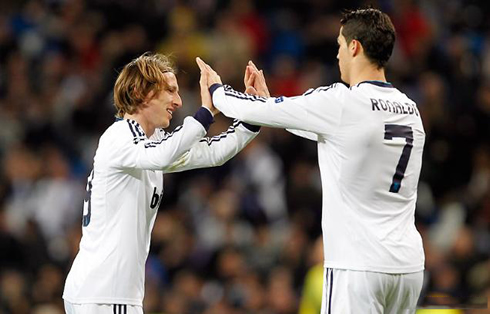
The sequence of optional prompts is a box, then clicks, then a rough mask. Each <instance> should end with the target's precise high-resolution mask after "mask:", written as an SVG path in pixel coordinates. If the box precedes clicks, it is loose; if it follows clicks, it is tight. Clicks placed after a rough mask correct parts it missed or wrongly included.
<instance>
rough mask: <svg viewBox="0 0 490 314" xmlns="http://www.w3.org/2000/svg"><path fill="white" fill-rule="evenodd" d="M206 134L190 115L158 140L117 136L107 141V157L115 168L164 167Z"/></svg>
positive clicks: (204, 128) (203, 127)
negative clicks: (108, 155)
mask: <svg viewBox="0 0 490 314" xmlns="http://www.w3.org/2000/svg"><path fill="white" fill-rule="evenodd" d="M205 134H206V127H205V126H204V125H203V124H202V123H201V122H200V121H198V120H196V119H195V118H193V117H186V118H185V119H184V123H183V124H182V125H181V126H178V127H177V128H175V130H174V131H173V132H171V133H166V134H165V135H164V136H162V137H161V138H160V139H159V140H151V139H146V138H145V139H143V138H141V137H135V138H133V139H131V138H127V137H123V136H121V137H120V138H119V139H117V140H114V143H111V144H110V145H111V160H110V163H111V164H112V166H113V167H115V168H118V169H127V168H135V169H146V170H165V169H167V168H169V166H170V165H171V164H172V163H173V162H175V160H177V159H178V158H179V157H180V156H181V155H182V154H183V153H184V152H186V151H188V150H189V149H190V148H191V147H192V146H193V145H194V144H196V143H198V142H199V140H200V139H202V138H203V136H204V135H205Z"/></svg>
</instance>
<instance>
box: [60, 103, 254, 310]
mask: <svg viewBox="0 0 490 314" xmlns="http://www.w3.org/2000/svg"><path fill="white" fill-rule="evenodd" d="M200 110H201V111H202V110H206V109H200ZM206 114H207V115H209V120H210V121H211V120H212V118H211V114H210V113H209V112H207V113H206ZM205 124H206V123H203V122H202V121H200V120H199V121H198V120H196V119H195V118H192V117H187V118H185V119H184V123H183V125H182V126H180V127H177V128H176V129H175V130H174V132H172V133H165V131H163V129H157V130H155V133H154V134H153V135H152V136H151V138H149V139H148V138H147V137H146V135H145V133H144V131H143V129H142V128H141V127H140V125H139V124H138V123H137V122H136V121H133V120H120V121H117V122H115V123H114V124H112V125H111V126H110V127H109V128H108V129H107V130H106V131H105V133H104V134H103V135H102V137H101V138H100V141H99V146H98V148H97V151H96V154H95V157H94V165H93V170H92V172H91V173H90V176H89V178H88V183H87V194H86V198H85V203H84V212H83V222H82V225H83V227H82V239H81V242H80V250H79V252H78V254H77V256H76V258H75V261H74V262H73V266H72V268H71V270H70V273H69V274H68V277H67V279H66V284H65V290H64V293H63V298H64V299H65V300H67V301H69V302H71V303H74V304H85V303H104V304H128V305H139V306H141V305H142V301H143V296H144V281H145V263H146V259H147V256H148V252H149V249H150V234H151V230H152V228H153V225H154V222H155V217H156V214H157V210H158V207H159V204H160V202H161V201H162V197H163V174H164V173H169V172H178V171H183V170H188V169H195V168H202V167H210V166H217V165H221V164H223V163H224V162H226V161H227V160H229V159H230V158H231V157H233V156H234V155H236V154H237V153H238V152H239V151H240V150H241V149H242V148H243V147H244V146H245V145H246V144H247V143H248V142H249V141H251V140H252V139H253V138H254V137H255V136H256V135H257V134H258V133H257V132H253V131H250V130H249V129H248V128H250V129H253V128H252V127H250V126H244V125H243V123H241V122H239V121H235V122H234V124H233V125H232V126H231V127H230V128H229V129H228V130H227V131H226V132H224V133H222V134H221V135H219V136H216V137H212V138H203V136H204V135H205V134H206V129H205V127H204V125H205ZM207 126H209V124H208V125H207ZM254 131H255V130H254Z"/></svg>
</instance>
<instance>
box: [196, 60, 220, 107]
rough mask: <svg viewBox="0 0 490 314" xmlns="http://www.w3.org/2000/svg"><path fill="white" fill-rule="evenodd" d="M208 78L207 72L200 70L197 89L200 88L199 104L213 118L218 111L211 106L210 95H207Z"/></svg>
mask: <svg viewBox="0 0 490 314" xmlns="http://www.w3.org/2000/svg"><path fill="white" fill-rule="evenodd" d="M196 61H197V59H196ZM198 65H199V63H198ZM199 68H200V67H199ZM208 78H209V71H207V70H206V71H203V70H201V78H200V79H199V87H200V88H201V102H202V105H203V107H206V108H208V109H209V110H210V111H211V112H212V114H213V116H215V115H217V114H219V110H218V109H216V107H215V106H213V100H212V99H211V94H210V93H209V88H208Z"/></svg>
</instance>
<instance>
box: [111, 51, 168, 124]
mask: <svg viewBox="0 0 490 314" xmlns="http://www.w3.org/2000/svg"><path fill="white" fill-rule="evenodd" d="M168 72H171V73H174V74H175V72H176V70H175V68H174V67H173V64H172V62H171V61H170V60H169V58H168V57H167V56H165V55H162V54H158V53H156V54H153V53H149V52H146V53H144V54H142V55H141V56H139V57H138V58H136V59H134V60H133V61H131V62H130V63H128V64H126V65H125V66H124V68H123V69H122V71H121V73H119V76H118V77H117V80H116V84H114V106H115V107H116V109H117V113H116V117H118V118H123V117H124V114H126V113H128V114H133V113H136V112H137V111H138V109H139V108H140V107H141V104H142V103H143V102H144V101H145V98H146V97H147V96H148V94H149V93H150V92H155V93H157V92H159V91H161V90H163V89H165V88H168V85H167V82H166V81H165V76H164V73H168Z"/></svg>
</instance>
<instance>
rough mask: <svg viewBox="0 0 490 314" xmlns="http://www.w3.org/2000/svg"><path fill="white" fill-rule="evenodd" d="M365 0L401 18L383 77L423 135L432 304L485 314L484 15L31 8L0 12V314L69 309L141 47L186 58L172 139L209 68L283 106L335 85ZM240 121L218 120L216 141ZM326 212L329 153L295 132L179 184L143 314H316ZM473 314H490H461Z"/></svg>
mask: <svg viewBox="0 0 490 314" xmlns="http://www.w3.org/2000/svg"><path fill="white" fill-rule="evenodd" d="M366 3H372V4H373V5H374V6H375V7H379V8H381V9H382V10H384V11H386V12H387V13H389V15H390V16H391V17H392V19H393V21H394V24H395V26H396V28H397V32H398V37H397V44H396V48H395V52H394V55H393V57H392V60H391V61H390V63H389V65H388V69H387V73H388V75H387V77H388V80H389V81H390V82H392V83H393V84H394V85H395V86H396V87H398V88H399V89H401V90H402V91H405V92H406V93H407V94H408V95H409V96H410V97H411V98H412V99H414V100H415V101H416V102H417V103H418V106H419V109H420V111H421V114H422V115H423V121H424V125H425V129H426V132H427V141H426V146H425V154H424V163H423V169H422V175H421V181H420V187H419V188H420V190H419V201H418V204H417V212H416V222H417V227H418V229H419V230H420V232H421V233H422V235H423V239H424V244H425V250H426V260H427V262H426V268H427V269H426V285H425V287H424V290H423V293H422V298H421V304H422V305H424V306H429V305H433V306H436V307H439V308H441V307H443V305H448V306H452V307H461V305H466V307H476V306H475V305H482V304H485V305H486V303H487V297H488V294H489V292H490V289H489V284H490V262H489V252H490V233H489V223H490V150H489V149H490V148H489V140H488V138H489V136H490V130H489V128H490V18H489V17H490V14H489V13H490V12H489V10H490V4H489V3H488V2H486V1H462V0H430V1H409V0H406V1H369V2H365V1H351V0H345V1H325V0H303V1H299V0H296V1H295V0H283V1H280V0H275V1H258V0H257V1H250V0H229V1H219V0H193V1H190V0H189V1H177V0H151V1H150V0H148V1H138V0H44V1H40V0H38V1H33V0H31V1H2V2H1V3H0V125H1V126H2V127H1V131H0V160H1V164H0V313H37V314H45V313H61V309H62V300H61V293H62V289H63V283H64V279H65V276H66V274H67V272H68V270H69V267H70V265H71V261H72V259H73V258H74V255H75V254H76V251H77V249H78V243H79V239H80V234H81V215H82V202H83V197H84V191H85V182H86V176H87V175H88V173H89V172H90V170H91V165H92V157H93V154H94V151H95V148H96V145H97V140H98V138H99V136H100V135H101V134H102V132H103V131H104V130H105V128H106V127H107V126H108V125H110V124H111V123H112V121H113V118H114V109H113V107H112V86H113V83H114V81H115V78H116V75H117V71H118V70H120V69H121V66H123V65H124V64H125V63H127V62H128V61H130V60H131V59H132V58H134V57H136V56H137V55H139V54H141V53H142V52H145V51H160V52H163V53H165V54H169V53H170V54H172V56H173V59H174V61H175V63H176V65H177V67H178V68H179V74H178V81H179V84H180V90H181V95H182V98H183V102H184V107H183V108H182V109H181V110H180V112H179V113H178V114H177V115H175V116H174V119H173V127H174V126H175V125H176V124H180V123H181V121H182V119H183V117H184V116H186V115H188V114H192V113H193V112H194V111H195V110H196V109H197V108H198V106H199V90H198V78H199V71H198V68H197V66H196V64H195V63H194V58H195V57H196V56H201V57H202V58H203V59H204V60H206V61H208V62H209V63H210V64H211V65H213V66H214V67H215V69H216V70H217V72H218V73H220V75H221V77H222V79H223V81H224V82H226V83H229V84H230V85H232V86H234V87H235V88H237V89H243V82H242V77H243V70H244V67H245V65H246V62H247V61H248V60H249V59H252V60H254V61H255V62H256V63H257V64H258V65H259V67H262V68H263V69H264V71H265V74H266V78H267V80H268V84H269V88H270V90H271V94H272V95H297V94H300V93H302V92H304V91H305V90H306V89H307V88H310V87H316V86H320V85H329V84H330V83H332V82H334V81H337V80H338V79H339V74H338V67H337V60H336V53H337V47H336V36H337V34H338V28H339V12H340V10H341V9H342V8H355V7H357V6H359V5H364V4H366ZM305 123H308V122H307V121H305ZM228 124H229V120H227V119H226V118H224V117H219V118H218V119H217V122H216V123H215V124H214V125H213V126H212V129H211V134H217V133H219V132H221V131H224V130H225V129H226V128H227V126H228ZM173 127H171V129H172V128H173ZM320 216H321V189H320V182H319V173H318V167H317V161H316V146H315V143H313V142H309V141H307V140H304V139H299V138H296V137H294V136H292V135H290V134H288V133H287V132H286V131H284V130H273V129H266V128H263V129H262V131H261V135H260V136H259V137H258V138H257V139H256V140H255V141H253V142H252V143H251V144H250V145H249V146H248V147H247V148H246V149H245V150H244V151H243V152H242V153H240V154H239V155H238V156H237V157H236V158H234V159H233V160H231V161H230V162H228V163H227V164H226V165H224V166H222V167H220V168H215V169H206V170H199V171H189V172H186V173H182V174H171V175H167V176H165V196H164V200H163V202H162V204H161V207H160V210H159V214H158V218H157V222H156V225H155V228H154V231H153V239H152V245H151V253H150V256H149V259H148V263H147V267H146V268H147V269H146V271H147V282H146V298H145V303H144V307H145V313H166V314H174V313H175V314H180V313H206V314H209V313H213V314H220V313H231V314H235V313H236V314H241V313H259V314H261V313H262V314H268V313H278V314H288V313H297V312H298V311H299V308H300V307H302V310H300V313H303V314H308V313H311V312H308V310H307V308H308V304H312V305H311V306H313V307H314V306H316V304H317V302H318V301H315V298H318V297H320V296H319V292H318V289H315V288H314V287H315V285H318V283H319V282H320V284H321V275H320V277H318V274H321V269H320V272H318V267H317V268H313V270H312V271H311V272H308V271H309V270H310V269H312V267H314V266H315V265H318V264H319V263H320V262H321V259H322V251H321V250H322V248H321V245H319V240H318V239H319V237H320V235H321V230H320ZM327 240H328V239H327ZM307 274H308V275H307ZM305 278H308V279H307V280H306V281H305ZM305 282H306V285H305ZM303 291H305V292H304V293H303ZM302 295H305V296H306V297H305V298H302ZM302 300H303V301H304V302H303V304H302V305H301V306H300V304H301V301H302ZM308 300H311V301H308ZM463 312H464V313H484V312H486V311H485V310H480V311H476V310H465V311H463V310H454V311H453V313H463ZM312 313H315V312H312ZM421 313H422V311H421ZM437 313H439V312H437ZM448 313H449V312H448Z"/></svg>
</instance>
